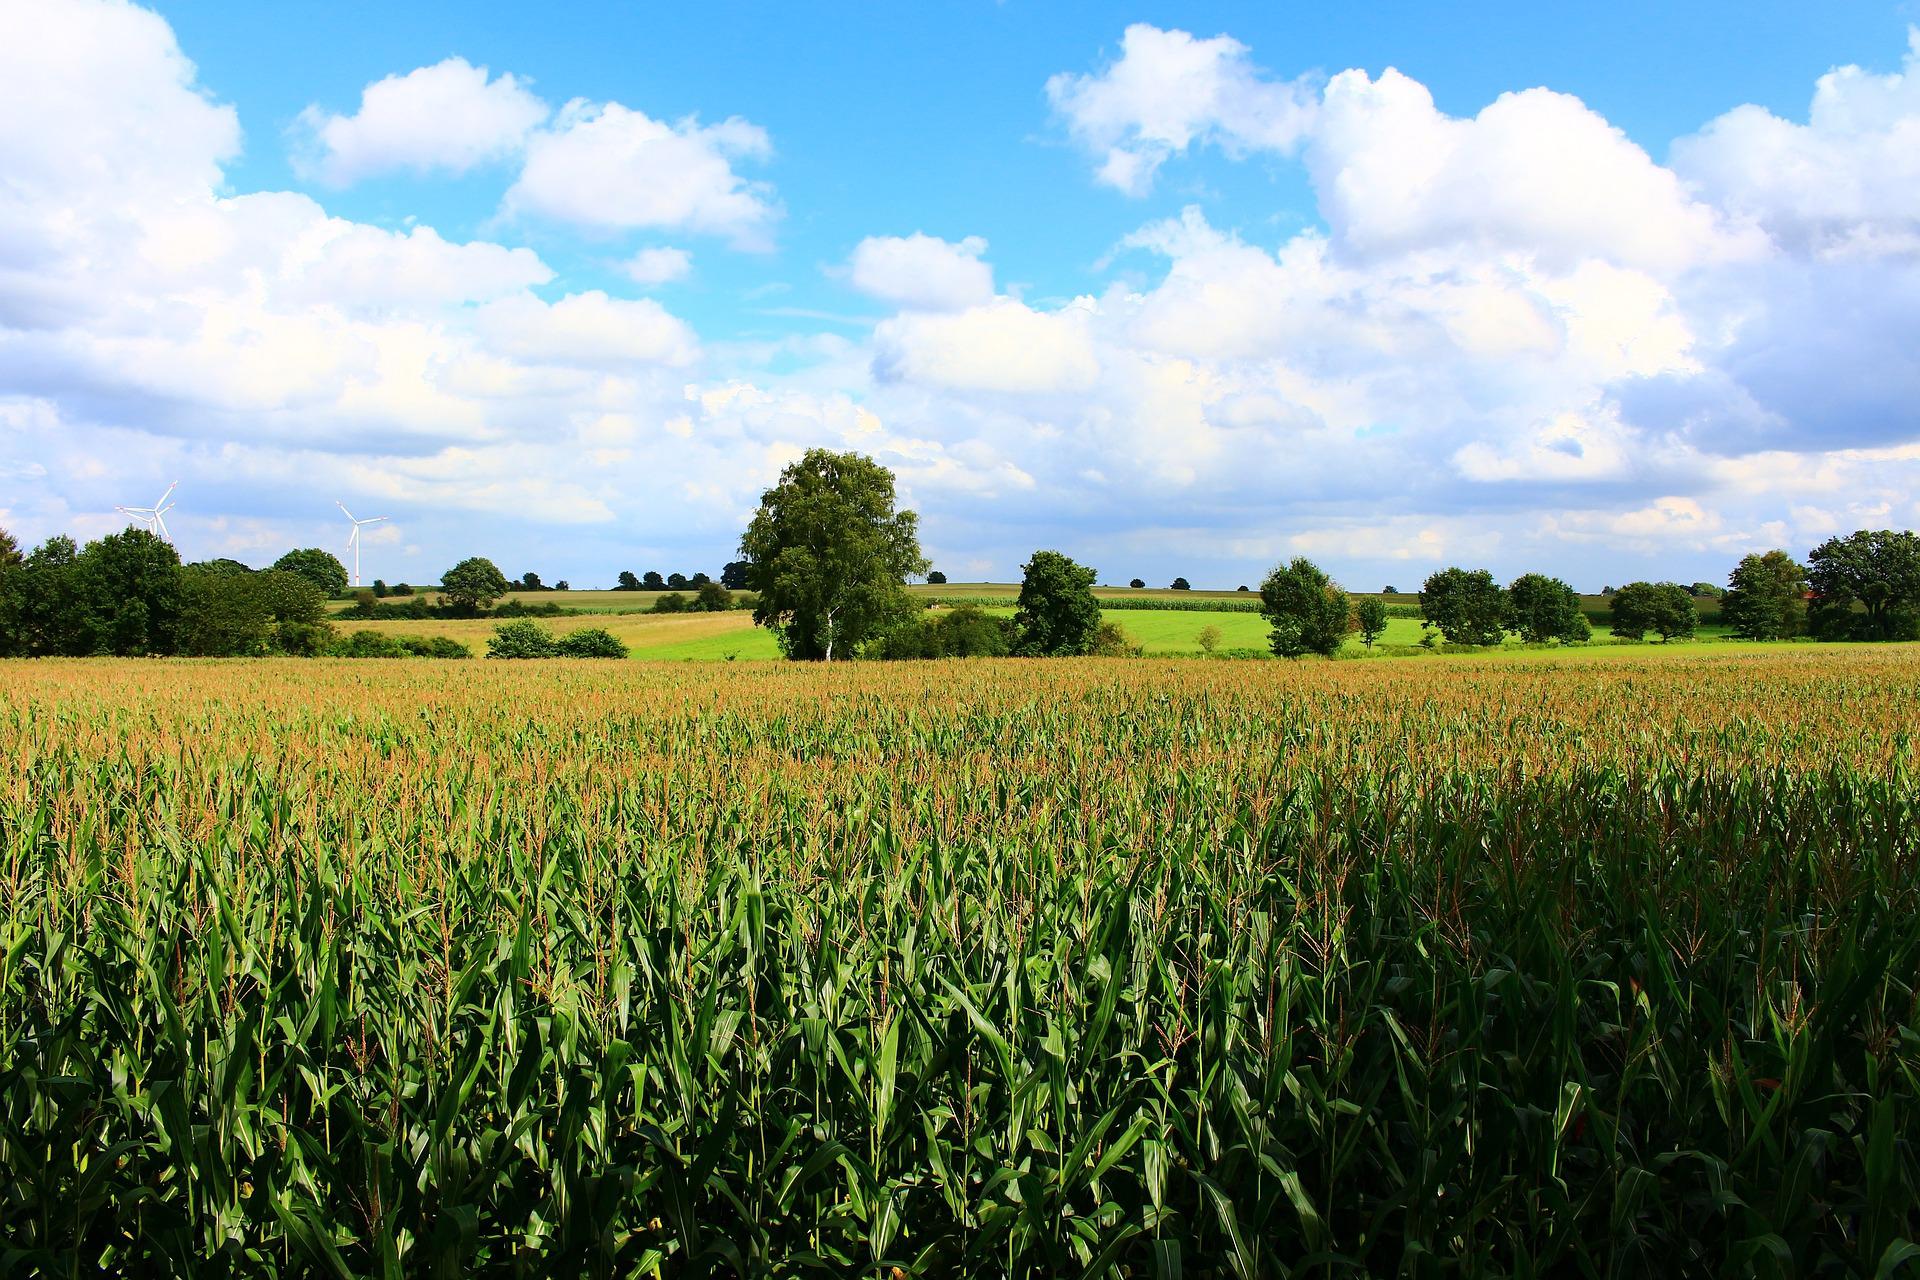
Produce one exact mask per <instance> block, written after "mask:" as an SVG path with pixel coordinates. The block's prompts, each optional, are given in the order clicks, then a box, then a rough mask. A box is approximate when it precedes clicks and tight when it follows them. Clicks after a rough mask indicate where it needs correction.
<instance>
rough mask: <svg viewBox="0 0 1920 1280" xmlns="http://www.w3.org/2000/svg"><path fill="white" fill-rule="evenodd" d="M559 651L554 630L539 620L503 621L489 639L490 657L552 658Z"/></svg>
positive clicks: (488, 652) (488, 649) (488, 651)
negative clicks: (538, 621)
mask: <svg viewBox="0 0 1920 1280" xmlns="http://www.w3.org/2000/svg"><path fill="white" fill-rule="evenodd" d="M558 652H559V648H558V645H557V644H556V642H555V640H554V638H553V632H551V631H549V630H547V629H546V628H545V627H543V626H541V625H540V624H539V623H537V622H503V623H501V624H500V625H499V626H497V627H495V628H494V629H493V635H492V636H490V637H489V638H488V639H487V656H488V657H489V658H551V657H553V656H554V655H555V654H557V653H558Z"/></svg>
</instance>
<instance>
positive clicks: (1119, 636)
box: [1092, 622, 1145, 658]
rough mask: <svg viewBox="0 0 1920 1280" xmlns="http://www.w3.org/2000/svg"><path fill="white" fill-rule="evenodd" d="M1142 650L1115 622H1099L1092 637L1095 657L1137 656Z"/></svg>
mask: <svg viewBox="0 0 1920 1280" xmlns="http://www.w3.org/2000/svg"><path fill="white" fill-rule="evenodd" d="M1144 652H1145V650H1143V649H1142V648H1141V647H1140V646H1139V645H1137V644H1135V643H1134V642H1133V639H1132V637H1130V636H1128V635H1127V633H1126V632H1125V631H1123V630H1121V629H1120V624H1119V623H1117V622H1103V623H1101V624H1100V631H1099V633H1098V634H1097V635H1096V636H1095V637H1094V641H1093V650H1092V653H1093V656H1094V657H1096V658H1137V657H1139V656H1140V655H1141V654H1142V653H1144Z"/></svg>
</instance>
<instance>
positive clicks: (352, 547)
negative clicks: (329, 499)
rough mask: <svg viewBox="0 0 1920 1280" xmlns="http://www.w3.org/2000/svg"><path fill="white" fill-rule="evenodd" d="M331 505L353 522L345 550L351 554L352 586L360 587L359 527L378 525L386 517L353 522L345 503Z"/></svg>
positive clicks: (351, 513)
mask: <svg viewBox="0 0 1920 1280" xmlns="http://www.w3.org/2000/svg"><path fill="white" fill-rule="evenodd" d="M333 505H334V506H336V507H338V508H340V510H341V511H343V512H346V516H347V519H349V520H353V532H352V533H350V534H348V535H347V550H349V551H351V552H353V585H354V586H356V587H357V586H359V585H360V526H361V525H367V524H379V523H380V522H381V521H382V520H385V519H386V517H385V516H369V517H368V518H367V519H365V520H355V519H354V515H353V512H351V511H347V504H346V503H344V502H340V501H337V500H336V501H335V502H334V504H333Z"/></svg>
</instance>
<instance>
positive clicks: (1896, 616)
mask: <svg viewBox="0 0 1920 1280" xmlns="http://www.w3.org/2000/svg"><path fill="white" fill-rule="evenodd" d="M1807 581H1808V583H1809V584H1810V585H1811V586H1812V588H1813V595H1814V607H1813V609H1812V610H1811V612H1810V614H1809V617H1808V621H1809V623H1810V624H1811V625H1812V627H1813V631H1814V634H1816V635H1818V636H1820V637H1821V638H1822V639H1828V640H1907V639H1912V638H1914V637H1915V636H1916V635H1920V535H1916V534H1914V533H1913V532H1912V531H1911V530H1905V529H1903V530H1901V531H1899V532H1897V533H1896V532H1895V531H1893V530H1892V529H1874V530H1868V529H1862V530H1860V531H1859V532H1858V533H1854V534H1849V535H1848V536H1847V537H1844V538H1828V539H1827V540H1826V541H1825V542H1823V543H1821V544H1820V545H1819V546H1817V547H1815V548H1814V549H1813V552H1812V554H1811V555H1809V556H1808V557H1807Z"/></svg>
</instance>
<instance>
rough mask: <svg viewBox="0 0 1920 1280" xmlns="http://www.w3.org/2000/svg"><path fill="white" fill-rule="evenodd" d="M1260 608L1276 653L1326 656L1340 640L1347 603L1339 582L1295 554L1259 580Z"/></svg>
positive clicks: (1345, 625) (1349, 612)
mask: <svg viewBox="0 0 1920 1280" xmlns="http://www.w3.org/2000/svg"><path fill="white" fill-rule="evenodd" d="M1260 611H1261V612H1262V613H1264V614H1265V615H1266V616H1267V621H1268V622H1269V623H1270V624H1271V625H1272V631H1271V633H1270V635H1269V643H1270V644H1271V645H1272V646H1273V651H1274V652H1275V653H1277V654H1279V655H1280V656H1281V657H1283V658H1298V657H1300V656H1301V655H1302V654H1307V653H1320V654H1325V655H1327V656H1328V657H1332V656H1333V655H1334V654H1335V653H1337V652H1338V651H1339V649H1340V644H1341V642H1342V641H1343V640H1345V639H1346V635H1347V629H1348V622H1349V619H1350V617H1351V615H1352V611H1353V606H1352V602H1351V601H1350V600H1349V599H1348V598H1347V593H1346V592H1345V591H1342V590H1341V589H1340V584H1339V583H1337V582H1335V581H1334V580H1333V579H1331V578H1329V577H1328V576H1327V575H1326V573H1325V572H1323V571H1322V570H1321V568H1320V566H1318V565H1316V564H1315V563H1314V562H1313V561H1311V560H1309V559H1307V558H1306V557H1305V556H1300V557H1296V558H1295V559H1294V560H1293V562H1292V563H1291V564H1286V565H1279V566H1276V567H1275V568H1274V569H1273V571H1272V572H1271V573H1269V574H1267V577H1266V581H1264V582H1262V583H1261V584H1260Z"/></svg>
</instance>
